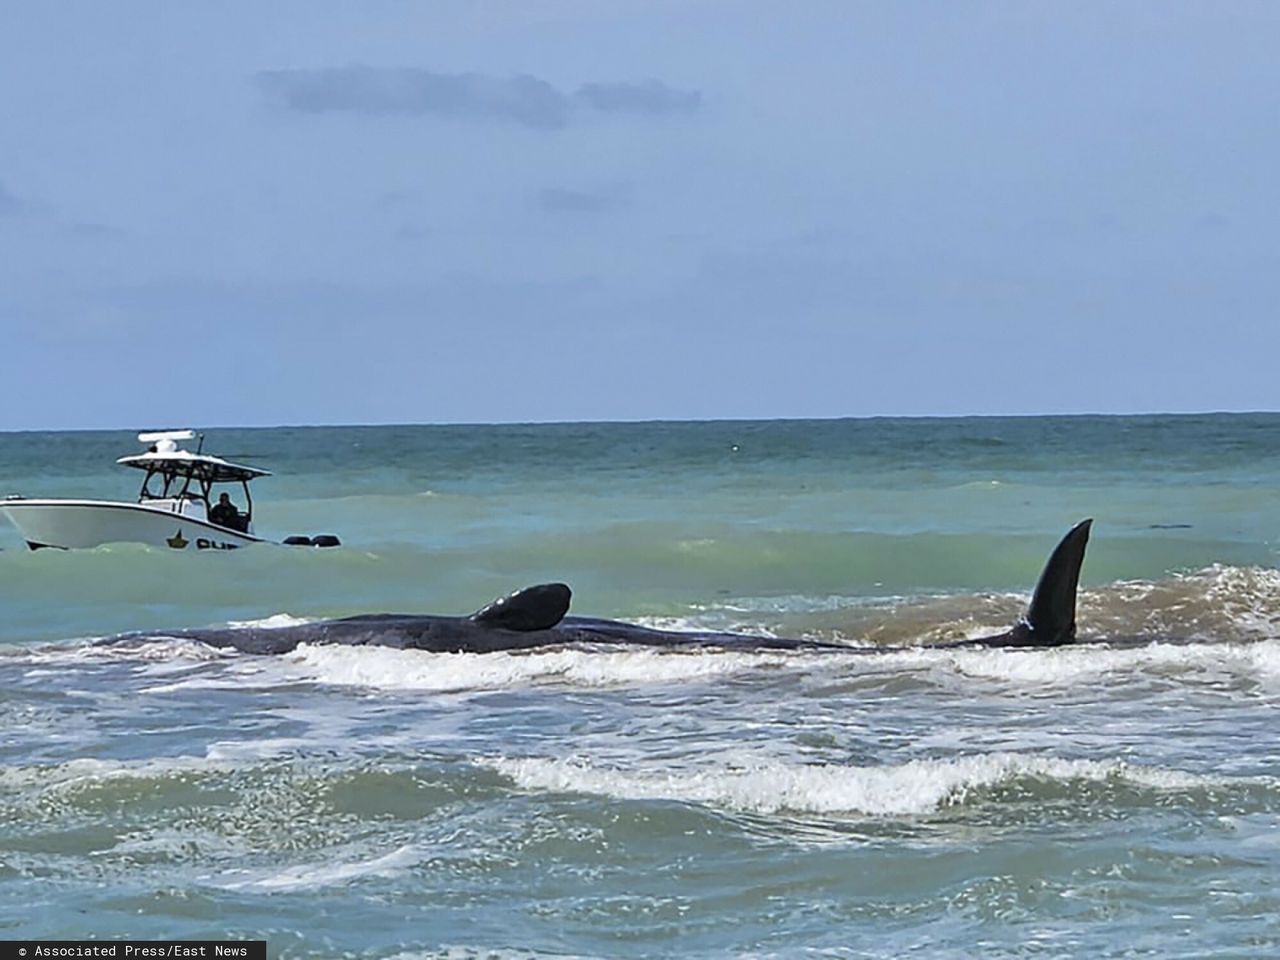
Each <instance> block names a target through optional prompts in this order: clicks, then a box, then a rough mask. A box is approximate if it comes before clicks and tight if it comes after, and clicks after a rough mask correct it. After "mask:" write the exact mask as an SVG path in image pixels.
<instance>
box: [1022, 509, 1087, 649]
mask: <svg viewBox="0 0 1280 960" xmlns="http://www.w3.org/2000/svg"><path fill="white" fill-rule="evenodd" d="M1092 525H1093V521H1092V520H1081V521H1080V522H1079V523H1077V524H1076V525H1075V526H1074V527H1072V528H1071V529H1070V530H1068V531H1067V534H1066V536H1064V537H1063V538H1062V539H1061V540H1060V541H1059V542H1058V545H1057V546H1056V547H1054V549H1053V553H1051V554H1050V555H1049V560H1048V561H1047V562H1046V563H1045V565H1044V571H1043V572H1042V573H1041V574H1040V581H1039V582H1038V583H1037V584H1036V592H1035V593H1033V594H1032V595H1031V605H1030V606H1029V607H1027V615H1026V616H1025V617H1024V618H1023V620H1022V622H1021V623H1019V624H1018V625H1017V626H1016V627H1014V629H1013V631H1012V632H1013V634H1014V635H1015V638H1014V639H1015V642H1018V643H1025V644H1029V645H1031V646H1037V647H1056V646H1059V645H1061V644H1064V643H1070V642H1071V641H1072V640H1074V639H1075V637H1076V591H1077V590H1078V589H1079V587H1080V565H1081V564H1083V563H1084V549H1085V547H1086V546H1088V544H1089V528H1090V527H1091V526H1092Z"/></svg>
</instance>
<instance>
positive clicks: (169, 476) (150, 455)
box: [116, 433, 271, 530]
mask: <svg viewBox="0 0 1280 960" xmlns="http://www.w3.org/2000/svg"><path fill="white" fill-rule="evenodd" d="M152 438H156V439H157V442H156V443H155V444H153V445H152V446H151V448H150V449H148V450H147V451H146V453H140V454H136V455H134V456H130V457H121V458H120V459H119V460H117V461H116V462H117V463H119V464H121V465H123V466H126V467H133V468H134V469H137V470H142V471H144V473H145V476H144V477H143V478H142V488H141V490H139V492H138V502H139V503H143V502H145V501H147V500H194V501H197V502H199V503H202V504H203V505H204V508H205V514H206V516H208V515H209V514H210V507H211V506H212V504H213V488H214V487H215V486H216V485H222V484H239V485H240V487H241V489H242V491H243V493H244V510H243V511H240V512H239V519H238V520H236V521H234V522H232V523H229V524H227V525H229V526H233V527H235V528H238V529H242V530H248V528H249V524H250V522H251V520H252V518H253V497H252V496H251V495H250V493H249V481H250V480H253V479H255V478H256V477H267V476H270V475H271V474H270V473H269V472H268V471H266V470H259V469H258V468H257V467H246V466H243V465H241V464H238V463H230V462H229V461H227V460H223V459H222V458H221V457H214V456H211V455H209V454H207V453H192V452H191V451H189V450H179V449H178V448H177V444H176V443H175V442H174V440H175V439H176V438H181V439H186V436H185V434H182V435H180V434H178V433H172V434H141V435H139V439H147V440H149V439H152Z"/></svg>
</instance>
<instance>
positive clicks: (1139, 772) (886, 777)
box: [476, 753, 1217, 816]
mask: <svg viewBox="0 0 1280 960" xmlns="http://www.w3.org/2000/svg"><path fill="white" fill-rule="evenodd" d="M476 762H477V763H478V764H479V765H481V766H485V767H489V768H491V769H493V770H495V771H497V772H498V773H500V774H502V775H503V776H505V777H507V778H509V779H510V780H512V781H513V782H514V783H515V784H516V785H517V786H518V787H520V788H521V789H524V790H531V791H549V792H554V793H590V794H598V795H603V796H608V797H614V798H616V799H622V800H675V801H684V802H689V803H698V804H705V805H708V806H714V807H724V808H728V809H734V810H743V811H749V812H754V813H777V812H782V811H788V812H795V813H857V814H866V815H871V816H906V815H913V814H926V813H931V812H934V811H936V810H939V809H941V808H943V807H947V806H954V805H957V804H960V803H963V802H964V800H965V798H966V797H967V796H968V794H969V793H970V792H971V791H973V790H975V789H981V788H984V787H991V786H996V785H999V784H1001V783H1007V782H1010V781H1013V780H1017V779H1024V778H1034V779H1040V780H1053V781H1059V782H1069V781H1074V780H1087V781H1105V780H1118V781H1122V782H1125V783H1128V784H1131V785H1133V786H1137V787H1143V788H1149V789H1155V790H1179V789H1192V788H1195V787H1198V786H1202V785H1206V784H1210V783H1216V782H1217V781H1211V780H1207V779H1206V778H1202V777H1198V776H1195V775H1193V774H1188V773H1183V772H1180V771H1174V770H1162V769H1158V768H1151V767H1140V766H1133V765H1130V764H1127V763H1124V762H1123V761H1119V760H1105V761H1094V760H1065V759H1059V758H1055V757H1041V756H1030V755H1025V754H1017V753H991V754H978V755H973V756H964V757H956V758H952V759H947V760H915V761H910V762H907V763H903V764H897V765H890V766H882V767H853V766H850V767H840V766H831V765H814V766H799V765H793V764H781V763H761V764H757V765H751V766H741V767H728V768H726V767H719V768H715V769H704V770H670V771H666V772H657V771H654V772H642V773H637V772H633V771H630V770H619V769H615V768H605V767H596V766H592V765H589V764H586V763H581V762H575V761H566V760H551V759H542V758H523V759H509V758H482V759H479V760H477V761H476Z"/></svg>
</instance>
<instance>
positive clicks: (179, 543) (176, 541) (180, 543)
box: [166, 527, 191, 550]
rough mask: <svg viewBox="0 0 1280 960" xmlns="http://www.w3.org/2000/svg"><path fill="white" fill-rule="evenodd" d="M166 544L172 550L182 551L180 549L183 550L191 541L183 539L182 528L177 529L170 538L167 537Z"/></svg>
mask: <svg viewBox="0 0 1280 960" xmlns="http://www.w3.org/2000/svg"><path fill="white" fill-rule="evenodd" d="M166 542H167V543H168V544H169V546H171V547H173V549H175V550H182V549H185V548H186V546H187V544H188V543H190V542H191V541H190V540H187V539H186V538H185V537H183V535H182V528H181V527H179V528H178V532H177V533H175V534H174V535H173V536H172V537H169V538H168V540H167V541H166Z"/></svg>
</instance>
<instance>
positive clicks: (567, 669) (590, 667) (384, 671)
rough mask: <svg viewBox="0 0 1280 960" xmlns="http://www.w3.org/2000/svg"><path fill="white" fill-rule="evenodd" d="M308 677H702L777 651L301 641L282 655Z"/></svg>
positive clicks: (595, 681) (385, 684)
mask: <svg viewBox="0 0 1280 960" xmlns="http://www.w3.org/2000/svg"><path fill="white" fill-rule="evenodd" d="M288 659H289V660H290V662H291V663H292V664H293V665H294V666H295V667H296V668H298V669H299V670H300V671H302V672H303V673H305V674H306V675H307V677H308V678H309V679H311V680H314V681H316V682H320V683H329V684H337V685H344V686H361V687H376V688H379V689H391V690H435V691H451V690H492V689H504V688H509V687H523V686H529V685H532V684H539V683H565V684H572V685H577V686H587V687H604V686H613V685H620V684H644V683H669V682H676V681H682V680H702V679H706V678H709V677H720V676H725V675H728V674H734V673H740V672H743V671H747V670H754V669H757V668H760V667H764V666H776V665H781V664H784V663H786V662H787V655H786V654H781V653H735V652H724V653H721V652H716V653H713V654H708V653H705V652H683V651H682V652H675V651H662V650H652V649H639V650H637V649H629V650H607V651H599V650H579V649H564V648H562V649H553V650H545V651H538V652H529V653H485V654H476V653H428V652H425V651H422V650H394V649H390V648H385V647H383V648H377V647H341V646H323V645H321V646H311V645H307V644H303V645H302V646H300V647H298V649H297V650H296V651H294V652H293V653H292V654H290V655H289V656H288Z"/></svg>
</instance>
